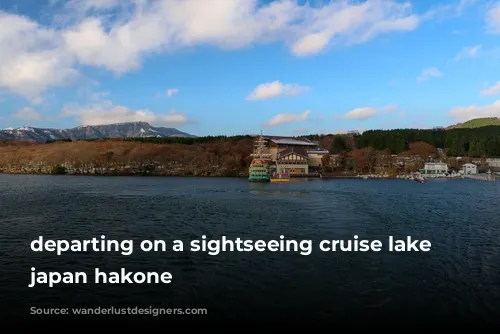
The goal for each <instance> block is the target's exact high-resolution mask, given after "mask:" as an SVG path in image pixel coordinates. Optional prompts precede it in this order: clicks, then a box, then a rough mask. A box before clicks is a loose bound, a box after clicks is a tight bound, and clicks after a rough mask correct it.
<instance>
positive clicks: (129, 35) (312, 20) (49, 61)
mask: <svg viewBox="0 0 500 334" xmlns="http://www.w3.org/2000/svg"><path fill="white" fill-rule="evenodd" d="M51 2H52V4H53V5H54V7H53V8H52V9H54V8H55V7H56V6H55V5H59V4H61V3H63V2H62V1H58V0H52V1H51ZM54 10H55V9H54ZM51 14H53V17H52V19H53V21H54V24H48V25H47V26H42V25H41V24H39V23H38V22H36V21H34V20H32V19H30V18H28V17H25V16H21V15H17V14H13V13H7V12H3V11H0V26H2V33H0V50H2V52H1V53H0V88H3V89H6V90H8V91H10V92H12V93H16V94H19V95H21V96H24V97H26V98H29V99H33V100H36V99H39V97H40V94H42V93H43V92H45V91H46V90H47V89H49V88H51V87H55V86H62V85H66V84H68V83H70V82H71V80H74V79H75V77H77V76H78V71H77V68H78V66H79V65H86V66H93V67H100V68H104V69H106V70H109V71H111V72H113V73H115V74H116V75H122V74H124V73H127V72H130V71H136V70H139V69H140V68H141V66H142V63H143V62H144V60H145V59H146V58H147V57H148V56H151V55H153V54H158V53H165V52H167V51H168V52H174V51H175V50H178V49H181V48H186V47H193V46H197V45H212V46H216V47H219V48H221V49H224V50H231V49H239V48H242V47H246V46H250V45H253V44H259V43H274V42H282V43H284V44H285V45H286V46H287V47H288V48H289V50H290V52H291V53H293V54H294V55H296V56H305V55H312V54H315V53H318V52H320V51H322V50H324V49H325V48H327V47H328V46H329V45H331V44H332V41H333V40H335V45H336V46H346V45H347V46H348V45H353V44H359V43H363V42H366V41H369V40H371V39H373V38H375V37H377V36H379V35H382V34H387V33H391V32H398V31H410V30H413V29H415V28H416V27H417V26H418V24H419V21H420V20H419V17H418V15H416V14H413V13H412V11H411V6H410V5H409V4H408V3H400V2H397V1H395V0H367V1H365V2H357V1H334V2H331V3H327V4H325V5H323V6H319V7H318V6H312V5H309V4H301V3H299V1H298V0H277V1H272V2H270V3H267V4H264V5H263V4H262V2H260V1H258V0H231V1H206V0H156V1H138V0H122V1H117V0H71V1H67V2H64V3H63V5H62V10H61V13H51Z"/></svg>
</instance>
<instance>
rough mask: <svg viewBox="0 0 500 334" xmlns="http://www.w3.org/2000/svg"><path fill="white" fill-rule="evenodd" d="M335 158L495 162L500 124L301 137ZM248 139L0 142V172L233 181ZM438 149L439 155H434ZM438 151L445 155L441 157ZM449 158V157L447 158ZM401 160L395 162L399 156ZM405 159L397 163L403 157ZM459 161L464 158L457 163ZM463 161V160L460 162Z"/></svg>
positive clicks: (337, 165) (359, 167)
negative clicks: (221, 179)
mask: <svg viewBox="0 0 500 334" xmlns="http://www.w3.org/2000/svg"><path fill="white" fill-rule="evenodd" d="M302 138H307V139H309V140H312V141H315V142H318V144H319V146H320V147H322V148H324V149H327V150H328V151H329V152H330V153H331V154H333V155H335V156H336V157H335V156H332V157H331V158H332V159H330V157H325V161H323V162H322V165H323V169H329V170H330V171H331V172H342V173H363V172H375V171H377V170H378V171H380V172H384V173H385V172H390V173H391V174H392V173H395V172H396V171H395V170H393V169H394V168H396V167H395V166H396V165H395V163H396V161H397V160H398V159H395V157H394V156H393V155H399V156H400V157H419V159H418V161H417V162H415V161H414V159H412V160H411V161H413V162H410V161H409V160H405V161H406V162H405V163H404V165H401V166H399V167H398V168H400V169H401V168H402V169H403V170H405V171H412V170H418V168H421V167H422V166H423V162H424V161H429V159H443V158H445V159H447V160H446V161H447V163H449V164H450V166H451V167H453V168H456V167H459V166H458V165H457V166H454V164H455V163H456V162H453V161H454V160H453V159H455V158H454V157H459V156H460V157H464V158H467V159H475V158H481V159H482V160H484V158H486V157H491V158H494V157H500V126H485V127H478V128H453V129H447V130H444V129H432V130H423V129H397V130H370V131H366V132H364V133H362V134H359V135H350V134H349V135H340V134H336V135H333V134H330V135H309V136H302ZM252 141H253V137H252V136H249V135H247V136H233V137H227V136H211V137H195V138H127V139H91V140H61V141H55V142H51V143H33V142H20V141H18V142H16V141H14V142H12V141H7V140H3V141H0V172H4V173H43V174H46V173H53V174H65V173H73V174H93V175H165V176H168V175H170V176H189V175H195V176H238V175H240V176H241V175H244V174H245V173H246V172H247V171H248V165H249V164H250V161H251V157H250V153H251V151H252V147H253V145H252ZM439 149H442V150H439ZM443 154H445V155H446V156H447V157H443ZM450 159H451V160H450ZM399 160H400V159H399ZM403 160H404V159H403ZM461 161H462V162H464V161H465V160H463V159H462V160H461ZM467 161H469V160H467Z"/></svg>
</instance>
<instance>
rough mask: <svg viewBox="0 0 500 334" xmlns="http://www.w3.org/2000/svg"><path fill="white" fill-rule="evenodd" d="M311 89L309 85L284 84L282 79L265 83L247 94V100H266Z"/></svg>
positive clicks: (294, 94)
mask: <svg viewBox="0 0 500 334" xmlns="http://www.w3.org/2000/svg"><path fill="white" fill-rule="evenodd" d="M308 90H309V87H306V86H300V85H297V84H283V83H281V82H280V81H273V82H268V83H263V84H260V85H258V86H257V87H255V89H254V90H253V91H252V92H251V93H250V95H248V96H247V98H246V100H247V101H254V100H266V99H271V98H275V97H279V96H296V95H299V94H301V93H304V92H306V91H308Z"/></svg>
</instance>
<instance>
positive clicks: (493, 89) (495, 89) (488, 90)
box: [481, 81, 500, 96]
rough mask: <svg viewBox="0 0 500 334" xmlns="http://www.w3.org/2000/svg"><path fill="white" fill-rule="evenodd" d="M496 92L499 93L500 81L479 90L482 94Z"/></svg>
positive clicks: (488, 94) (494, 93)
mask: <svg viewBox="0 0 500 334" xmlns="http://www.w3.org/2000/svg"><path fill="white" fill-rule="evenodd" d="M497 94H500V81H499V82H497V83H496V84H494V85H493V86H491V87H489V88H486V89H485V90H483V91H481V95H483V96H491V95H497Z"/></svg>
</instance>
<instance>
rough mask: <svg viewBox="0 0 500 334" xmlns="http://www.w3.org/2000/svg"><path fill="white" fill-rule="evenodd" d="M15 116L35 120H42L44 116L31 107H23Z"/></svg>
mask: <svg viewBox="0 0 500 334" xmlns="http://www.w3.org/2000/svg"><path fill="white" fill-rule="evenodd" d="M13 116H14V117H15V118H18V119H22V120H25V121H34V122H37V121H41V120H42V118H43V117H42V115H40V113H38V112H37V111H36V110H35V109H33V108H31V107H24V108H21V109H19V110H18V111H17V112H16V113H15V114H14V115H13Z"/></svg>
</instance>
